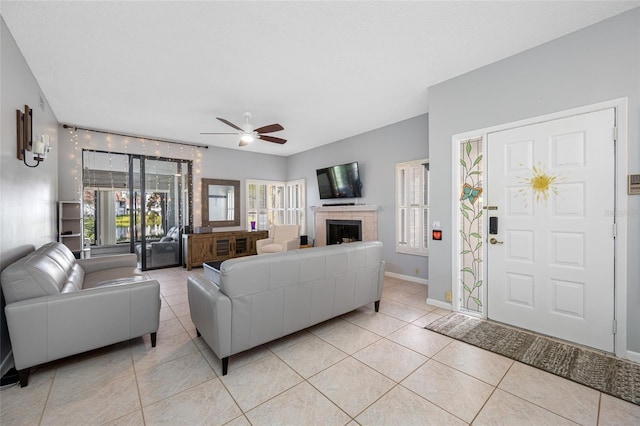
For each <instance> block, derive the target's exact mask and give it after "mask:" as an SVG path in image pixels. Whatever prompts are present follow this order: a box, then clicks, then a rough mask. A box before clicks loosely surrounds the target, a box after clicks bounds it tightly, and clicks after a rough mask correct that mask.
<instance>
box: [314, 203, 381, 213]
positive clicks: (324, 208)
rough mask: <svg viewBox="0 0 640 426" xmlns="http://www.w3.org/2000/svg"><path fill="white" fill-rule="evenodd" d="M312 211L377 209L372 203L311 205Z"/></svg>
mask: <svg viewBox="0 0 640 426" xmlns="http://www.w3.org/2000/svg"><path fill="white" fill-rule="evenodd" d="M311 210H313V211H314V212H359V211H363V212H365V211H378V206H374V205H373V204H355V205H353V206H312V207H311Z"/></svg>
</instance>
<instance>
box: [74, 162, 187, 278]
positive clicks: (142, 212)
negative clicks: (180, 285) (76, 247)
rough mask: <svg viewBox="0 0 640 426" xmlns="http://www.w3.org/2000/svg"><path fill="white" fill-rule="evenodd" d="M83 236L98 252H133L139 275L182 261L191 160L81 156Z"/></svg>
mask: <svg viewBox="0 0 640 426" xmlns="http://www.w3.org/2000/svg"><path fill="white" fill-rule="evenodd" d="M83 163H84V166H83V170H84V174H83V186H84V194H85V197H84V199H85V215H84V216H85V236H87V237H88V238H89V242H90V244H91V246H92V248H93V249H94V250H93V251H95V252H98V253H104V254H110V253H122V252H130V253H136V255H137V258H138V267H139V268H141V269H142V270H147V269H156V268H164V267H169V266H177V265H180V264H181V262H182V256H181V253H182V238H181V235H182V232H183V230H184V227H185V226H188V225H190V224H191V221H192V218H193V212H192V209H191V205H192V203H191V202H190V200H191V195H192V183H191V167H192V166H191V161H188V160H177V159H168V158H158V157H145V156H140V155H131V154H117V153H108V152H98V151H84V153H83Z"/></svg>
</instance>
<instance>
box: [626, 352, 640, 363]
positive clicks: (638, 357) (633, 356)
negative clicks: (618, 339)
mask: <svg viewBox="0 0 640 426" xmlns="http://www.w3.org/2000/svg"><path fill="white" fill-rule="evenodd" d="M627 359H628V360H629V361H633V362H638V363H640V352H633V351H627Z"/></svg>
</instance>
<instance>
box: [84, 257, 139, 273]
mask: <svg viewBox="0 0 640 426" xmlns="http://www.w3.org/2000/svg"><path fill="white" fill-rule="evenodd" d="M76 263H77V264H78V265H80V266H82V268H83V269H84V272H85V274H90V273H92V272H97V271H103V270H105V269H113V268H132V271H131V272H132V273H133V269H136V268H137V266H138V265H137V259H136V255H135V254H133V253H129V254H116V255H113V256H102V257H92V258H91V259H78V260H76Z"/></svg>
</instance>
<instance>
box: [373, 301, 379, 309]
mask: <svg viewBox="0 0 640 426" xmlns="http://www.w3.org/2000/svg"><path fill="white" fill-rule="evenodd" d="M374 308H375V309H376V312H378V311H379V310H380V301H379V300H376V301H375V302H374Z"/></svg>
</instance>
